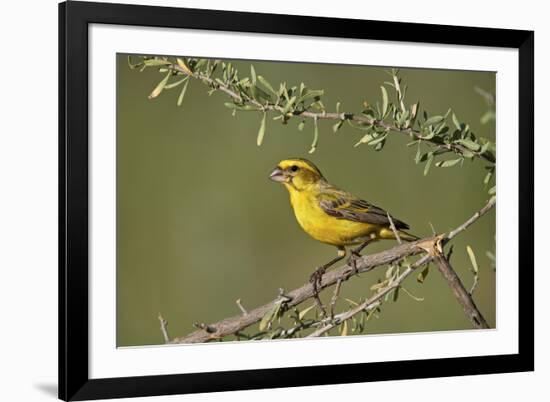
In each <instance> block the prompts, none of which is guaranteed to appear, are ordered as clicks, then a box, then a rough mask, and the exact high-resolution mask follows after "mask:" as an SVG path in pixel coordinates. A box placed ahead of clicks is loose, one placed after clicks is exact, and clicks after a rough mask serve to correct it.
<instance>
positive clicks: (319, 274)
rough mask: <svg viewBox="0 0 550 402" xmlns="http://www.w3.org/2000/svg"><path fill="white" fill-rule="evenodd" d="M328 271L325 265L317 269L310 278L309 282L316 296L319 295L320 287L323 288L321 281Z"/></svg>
mask: <svg viewBox="0 0 550 402" xmlns="http://www.w3.org/2000/svg"><path fill="white" fill-rule="evenodd" d="M326 270H327V269H326V267H325V266H324V265H323V266H322V267H319V268H317V269H316V270H315V271H314V272H313V273H312V274H311V276H310V277H309V281H310V282H311V284H312V285H313V291H314V292H315V294H316V295H317V294H319V287H320V286H321V281H322V280H323V275H324V274H325V272H326Z"/></svg>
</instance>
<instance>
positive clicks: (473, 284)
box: [468, 274, 479, 296]
mask: <svg viewBox="0 0 550 402" xmlns="http://www.w3.org/2000/svg"><path fill="white" fill-rule="evenodd" d="M478 282H479V275H478V274H475V275H474V283H472V287H471V288H470V291H469V292H468V293H469V294H470V296H473V295H474V292H475V290H476V288H477V284H478Z"/></svg>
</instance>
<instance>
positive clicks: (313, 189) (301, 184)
mask: <svg viewBox="0 0 550 402" xmlns="http://www.w3.org/2000/svg"><path fill="white" fill-rule="evenodd" d="M269 178H270V179H271V180H273V181H276V182H280V183H283V184H284V186H285V187H286V189H287V190H288V192H289V194H290V204H291V205H292V208H293V209H294V214H295V215H296V219H297V220H298V223H299V224H300V226H301V227H302V229H304V231H305V232H306V233H307V234H309V235H310V236H311V237H313V238H314V239H316V240H318V241H320V242H323V243H326V244H331V245H333V246H336V247H337V248H338V256H337V257H336V258H335V259H334V260H332V261H330V262H329V263H327V264H325V265H323V266H322V267H319V268H318V270H317V271H316V272H315V273H314V275H312V281H313V282H314V284H315V283H316V282H317V281H318V280H319V279H320V278H319V275H321V276H322V274H323V273H324V271H325V269H326V268H328V267H329V266H331V265H333V264H334V263H335V262H337V261H339V260H341V259H343V258H344V257H345V255H346V246H351V245H360V246H359V247H357V248H356V249H353V250H352V254H351V257H350V258H352V261H351V262H352V263H353V265H354V266H355V260H354V258H355V257H357V256H358V255H359V252H360V251H361V250H362V249H363V248H364V247H365V246H366V245H367V244H368V243H370V242H372V241H376V240H380V239H395V238H396V237H395V232H394V231H393V229H392V228H391V223H390V219H389V218H388V213H387V212H386V211H384V210H383V209H382V208H379V207H377V206H375V205H373V204H371V203H369V202H367V201H365V200H362V199H360V198H357V197H355V196H354V195H352V194H350V193H348V192H346V191H344V190H341V189H339V188H337V187H335V186H333V185H332V184H330V183H329V182H328V181H327V180H326V179H325V178H324V176H323V174H322V173H321V171H320V170H319V169H318V168H317V167H316V166H315V165H314V164H313V163H312V162H310V161H308V160H306V159H300V158H294V159H286V160H283V161H281V162H279V164H278V165H277V167H276V168H275V169H274V170H273V171H272V172H271V174H270V176H269ZM391 220H392V222H393V224H394V226H395V229H396V231H398V233H399V238H400V239H402V240H406V241H413V240H417V239H418V237H416V236H413V235H411V234H409V233H407V232H405V231H404V230H405V229H408V228H409V225H407V224H406V223H405V222H403V221H400V220H398V219H395V218H393V217H391ZM314 276H316V278H314Z"/></svg>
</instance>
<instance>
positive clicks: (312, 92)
mask: <svg viewBox="0 0 550 402" xmlns="http://www.w3.org/2000/svg"><path fill="white" fill-rule="evenodd" d="M324 93H325V91H323V90H322V89H313V90H311V89H308V90H307V91H306V93H305V94H304V95H302V96H301V97H300V99H298V102H296V103H300V102H303V101H305V100H307V99H311V98H315V97H317V96H322V95H323V94H324Z"/></svg>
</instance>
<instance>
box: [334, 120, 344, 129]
mask: <svg viewBox="0 0 550 402" xmlns="http://www.w3.org/2000/svg"><path fill="white" fill-rule="evenodd" d="M342 124H344V121H343V120H340V121H339V122H338V123H336V124H335V125H333V126H332V131H333V132H337V131H338V130H339V129H340V127H342Z"/></svg>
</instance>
